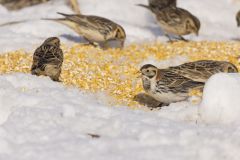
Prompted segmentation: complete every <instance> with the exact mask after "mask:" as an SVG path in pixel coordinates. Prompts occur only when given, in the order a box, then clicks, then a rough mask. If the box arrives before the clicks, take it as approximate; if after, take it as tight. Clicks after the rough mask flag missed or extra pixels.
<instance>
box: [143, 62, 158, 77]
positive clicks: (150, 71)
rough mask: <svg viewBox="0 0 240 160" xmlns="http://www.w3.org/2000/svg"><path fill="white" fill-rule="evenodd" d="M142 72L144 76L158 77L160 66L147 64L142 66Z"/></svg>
mask: <svg viewBox="0 0 240 160" xmlns="http://www.w3.org/2000/svg"><path fill="white" fill-rule="evenodd" d="M140 72H141V74H142V76H144V77H147V78H149V79H152V78H154V77H156V75H157V73H158V68H157V67H156V66H154V65H151V64H145V65H144V66H142V67H141V69H140Z"/></svg>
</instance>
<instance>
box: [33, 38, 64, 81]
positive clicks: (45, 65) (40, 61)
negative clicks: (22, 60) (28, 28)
mask: <svg viewBox="0 0 240 160" xmlns="http://www.w3.org/2000/svg"><path fill="white" fill-rule="evenodd" d="M62 63H63V52H62V49H61V48H60V40H59V39H58V38H57V37H50V38H48V39H46V40H45V41H44V42H43V44H42V45H41V46H40V47H38V48H37V49H36V50H35V52H34V55H33V64H32V67H31V73H32V74H33V75H37V76H40V75H44V76H49V77H50V78H51V79H52V80H53V81H59V76H60V74H61V67H62Z"/></svg>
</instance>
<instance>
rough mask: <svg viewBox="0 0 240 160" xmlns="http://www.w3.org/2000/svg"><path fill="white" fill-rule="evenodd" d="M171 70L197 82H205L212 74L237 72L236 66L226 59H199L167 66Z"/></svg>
mask: <svg viewBox="0 0 240 160" xmlns="http://www.w3.org/2000/svg"><path fill="white" fill-rule="evenodd" d="M169 70H171V71H172V72H174V73H176V74H179V75H181V76H184V77H186V78H189V79H192V80H194V81H198V82H206V81H207V80H208V79H209V78H210V77H211V76H212V75H213V74H216V73H220V72H225V73H237V72H238V69H237V67H236V66H235V65H234V64H232V63H230V62H226V61H213V60H200V61H195V62H189V63H184V64H182V65H179V66H174V67H169Z"/></svg>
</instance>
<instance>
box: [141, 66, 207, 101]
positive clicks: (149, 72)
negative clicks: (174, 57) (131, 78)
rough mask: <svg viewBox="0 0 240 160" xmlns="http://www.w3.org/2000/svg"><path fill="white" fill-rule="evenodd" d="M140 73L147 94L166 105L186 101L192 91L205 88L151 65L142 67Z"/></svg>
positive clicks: (167, 70) (201, 84)
mask: <svg viewBox="0 0 240 160" xmlns="http://www.w3.org/2000/svg"><path fill="white" fill-rule="evenodd" d="M140 72H141V74H142V82H143V88H144V90H145V91H146V93H147V94H149V95H150V96H152V97H153V98H154V99H156V100H157V101H159V102H162V103H166V104H170V103H173V102H178V101H183V100H186V99H187V98H188V97H189V92H190V91H191V90H192V89H202V88H203V86H204V83H203V82H197V81H193V80H191V79H189V78H186V77H184V76H181V75H179V74H176V73H174V72H171V71H170V70H169V69H158V68H157V67H155V66H153V65H151V64H146V65H144V66H142V67H141V69H140Z"/></svg>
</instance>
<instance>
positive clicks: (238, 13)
mask: <svg viewBox="0 0 240 160" xmlns="http://www.w3.org/2000/svg"><path fill="white" fill-rule="evenodd" d="M236 20H237V26H238V27H240V11H238V12H237V14H236Z"/></svg>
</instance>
